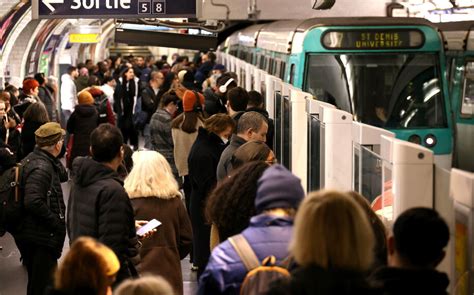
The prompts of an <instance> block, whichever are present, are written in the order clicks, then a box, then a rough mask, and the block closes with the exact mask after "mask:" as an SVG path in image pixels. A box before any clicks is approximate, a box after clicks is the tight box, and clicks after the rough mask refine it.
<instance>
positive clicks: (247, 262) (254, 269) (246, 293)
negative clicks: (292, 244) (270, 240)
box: [229, 234, 290, 295]
mask: <svg viewBox="0 0 474 295" xmlns="http://www.w3.org/2000/svg"><path fill="white" fill-rule="evenodd" d="M229 242H230V244H231V245H232V247H233V248H234V249H235V251H236V252H237V254H238V255H239V257H240V259H241V260H242V263H243V264H244V266H245V268H246V269H247V275H246V276H245V279H244V281H243V282H242V285H241V287H240V295H264V294H267V292H268V291H269V289H270V284H271V283H272V282H274V281H277V280H280V279H287V278H288V277H289V276H290V273H289V272H288V265H289V263H288V262H289V260H288V259H285V261H284V263H283V265H277V263H276V258H275V256H273V255H270V256H267V257H265V258H264V259H263V261H262V263H260V261H259V260H258V257H257V255H256V254H255V252H254V251H253V250H252V247H251V246H250V244H249V243H248V241H247V239H246V238H245V237H244V236H243V235H242V234H239V235H235V236H232V237H230V238H229Z"/></svg>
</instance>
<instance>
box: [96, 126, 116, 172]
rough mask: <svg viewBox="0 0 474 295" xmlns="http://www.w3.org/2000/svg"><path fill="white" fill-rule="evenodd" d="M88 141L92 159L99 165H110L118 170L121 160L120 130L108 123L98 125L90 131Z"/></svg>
mask: <svg viewBox="0 0 474 295" xmlns="http://www.w3.org/2000/svg"><path fill="white" fill-rule="evenodd" d="M90 139H91V147H90V152H91V155H92V158H93V159H94V160H96V161H97V162H100V163H111V164H113V166H115V165H116V166H117V168H118V166H119V165H120V164H121V163H122V159H123V147H122V145H123V137H122V133H121V132H120V129H118V128H117V127H115V126H113V125H111V124H108V123H107V124H100V125H99V126H98V127H97V128H95V129H94V131H92V133H91V138H90ZM117 168H115V170H116V169H117Z"/></svg>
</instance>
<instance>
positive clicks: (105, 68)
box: [97, 61, 109, 73]
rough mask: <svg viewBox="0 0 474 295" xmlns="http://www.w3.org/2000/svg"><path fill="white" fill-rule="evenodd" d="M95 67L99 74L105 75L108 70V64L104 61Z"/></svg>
mask: <svg viewBox="0 0 474 295" xmlns="http://www.w3.org/2000/svg"><path fill="white" fill-rule="evenodd" d="M97 67H99V72H101V73H106V72H107V71H108V70H109V64H108V63H107V62H106V61H99V62H98V63H97Z"/></svg>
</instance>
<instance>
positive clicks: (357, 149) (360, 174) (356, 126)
mask: <svg viewBox="0 0 474 295" xmlns="http://www.w3.org/2000/svg"><path fill="white" fill-rule="evenodd" d="M382 135H385V136H387V137H395V134H394V133H392V132H390V131H388V130H386V129H382V128H378V127H374V126H371V125H367V124H363V123H360V122H355V121H354V122H352V150H353V153H352V156H353V162H352V167H353V182H352V184H353V190H354V191H356V192H359V193H360V194H361V195H362V196H364V197H365V198H366V199H367V200H368V201H369V202H370V203H371V204H373V202H374V200H375V199H376V198H377V197H378V196H381V195H382V183H383V181H382V161H383V160H382V158H381V156H380V150H381V147H380V146H381V136H382Z"/></svg>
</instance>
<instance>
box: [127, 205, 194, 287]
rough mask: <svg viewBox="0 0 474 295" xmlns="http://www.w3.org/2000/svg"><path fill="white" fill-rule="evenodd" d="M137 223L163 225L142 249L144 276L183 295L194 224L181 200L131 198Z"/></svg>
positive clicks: (146, 240)
mask: <svg viewBox="0 0 474 295" xmlns="http://www.w3.org/2000/svg"><path fill="white" fill-rule="evenodd" d="M132 206H133V210H134V213H135V219H136V220H152V219H157V220H158V221H160V222H161V225H160V226H159V227H158V228H157V232H156V233H154V234H153V235H152V236H151V237H149V238H147V239H144V240H143V242H142V243H143V244H142V247H141V248H140V256H141V261H142V262H141V265H140V269H139V271H140V272H141V273H151V274H153V275H160V276H163V277H164V278H165V279H166V280H167V281H168V282H169V283H170V284H171V285H172V286H173V289H174V290H175V292H176V294H183V276H182V273H181V259H184V258H185V257H186V256H187V255H188V254H189V251H191V244H192V237H193V234H192V229H191V221H190V220H189V216H188V213H187V212H186V208H185V207H184V204H183V202H182V201H181V198H180V197H179V196H173V197H171V198H170V197H167V198H160V197H145V198H132Z"/></svg>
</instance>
